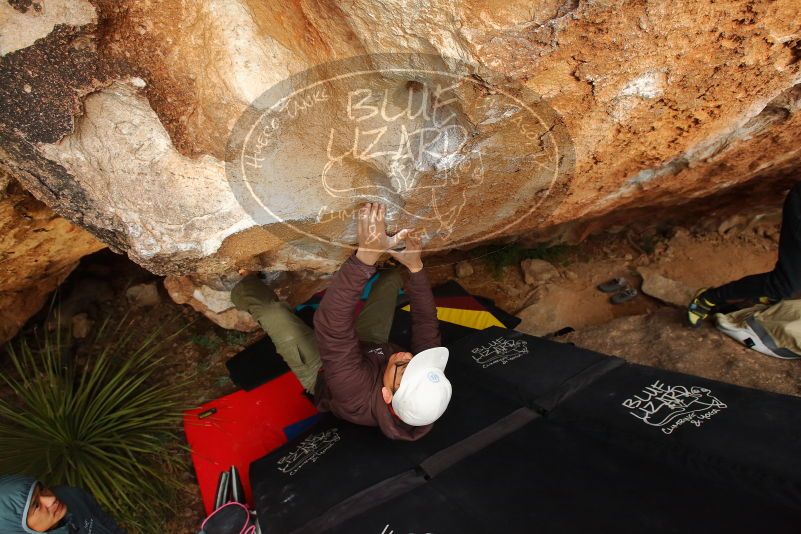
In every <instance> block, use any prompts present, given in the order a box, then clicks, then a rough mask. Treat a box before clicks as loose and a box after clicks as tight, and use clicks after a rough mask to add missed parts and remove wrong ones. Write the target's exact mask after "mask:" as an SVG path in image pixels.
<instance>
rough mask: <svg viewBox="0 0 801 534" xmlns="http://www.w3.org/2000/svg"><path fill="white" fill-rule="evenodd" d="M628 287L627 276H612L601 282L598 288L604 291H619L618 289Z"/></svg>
mask: <svg viewBox="0 0 801 534" xmlns="http://www.w3.org/2000/svg"><path fill="white" fill-rule="evenodd" d="M628 287H629V283H628V282H627V281H626V279H625V278H612V279H611V280H607V281H606V282H604V283H603V284H599V285H598V290H599V291H603V292H604V293H617V292H618V291H621V290H623V289H627V288H628Z"/></svg>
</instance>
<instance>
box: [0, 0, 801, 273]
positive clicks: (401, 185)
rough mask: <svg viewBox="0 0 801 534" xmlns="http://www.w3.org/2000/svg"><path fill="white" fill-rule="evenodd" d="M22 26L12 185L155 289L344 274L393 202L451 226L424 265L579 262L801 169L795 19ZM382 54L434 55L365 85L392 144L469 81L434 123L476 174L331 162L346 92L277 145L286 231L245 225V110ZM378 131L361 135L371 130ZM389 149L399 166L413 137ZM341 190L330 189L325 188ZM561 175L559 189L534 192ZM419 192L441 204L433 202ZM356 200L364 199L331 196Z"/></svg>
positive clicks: (619, 16)
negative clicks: (137, 268) (438, 91)
mask: <svg viewBox="0 0 801 534" xmlns="http://www.w3.org/2000/svg"><path fill="white" fill-rule="evenodd" d="M5 4H6V3H5V2H3V7H2V9H3V12H2V14H4V15H6V16H3V17H2V18H0V25H1V27H0V35H2V36H3V37H2V40H0V99H2V104H3V105H2V106H0V138H2V143H0V165H2V167H4V168H5V169H7V170H11V171H12V172H13V174H14V175H15V176H18V177H19V179H20V180H21V181H22V182H23V184H24V186H25V187H26V188H27V189H29V190H30V191H31V192H32V193H33V194H34V195H35V196H36V197H37V198H39V199H41V200H42V201H44V202H45V203H46V204H48V205H49V206H51V207H52V208H53V209H54V210H55V211H56V212H58V213H59V214H61V215H63V216H65V217H66V218H68V219H70V220H72V221H73V222H75V223H77V224H78V225H81V226H83V227H84V228H86V229H88V230H89V231H90V232H91V233H93V234H94V235H95V236H96V237H97V238H98V239H100V240H102V241H103V242H105V243H107V244H108V245H109V246H111V247H112V248H113V249H115V250H119V251H124V252H126V253H127V254H128V255H129V256H130V257H131V258H132V259H134V260H135V261H137V262H138V263H140V264H142V265H143V266H145V267H146V268H148V269H150V270H151V271H153V272H155V273H159V274H168V275H175V276H180V275H192V276H199V277H201V278H204V277H210V276H215V275H221V274H226V273H230V272H234V271H235V270H236V268H237V267H241V266H250V267H251V268H253V267H257V268H264V269H267V270H272V271H281V270H285V271H299V270H307V271H308V272H311V273H318V274H323V273H330V272H333V271H334V270H335V269H336V267H337V266H338V264H339V263H340V262H341V261H342V259H343V258H345V257H346V256H347V254H348V253H349V249H348V248H346V247H342V246H334V245H331V244H330V242H331V241H338V242H342V243H352V242H353V225H352V224H349V222H348V218H349V216H348V214H349V211H348V210H352V208H353V207H354V206H355V205H356V203H357V201H358V200H359V199H362V198H369V195H374V196H375V195H376V194H377V193H376V191H377V189H376V188H377V187H379V186H381V187H384V189H382V190H381V191H390V193H391V194H390V193H387V194H388V195H389V196H390V197H392V200H393V201H394V202H395V208H393V210H390V219H391V221H390V222H391V223H392V226H394V227H401V226H409V225H416V224H418V223H420V222H421V221H423V222H425V221H429V220H434V219H432V217H434V215H436V217H435V219H436V220H437V221H438V222H439V224H440V227H441V228H440V229H442V228H444V231H442V232H440V233H432V235H431V236H430V239H429V243H428V244H429V245H437V246H440V247H443V248H447V247H448V246H450V245H451V244H456V243H460V244H465V243H466V245H465V246H470V243H469V242H471V240H472V241H475V240H480V239H484V238H493V239H497V238H502V237H504V236H517V237H522V238H530V239H547V238H558V239H567V240H576V239H581V238H583V237H584V236H586V235H587V234H588V233H591V232H594V231H597V230H599V229H602V228H605V227H609V226H611V225H629V224H631V223H632V222H635V221H645V222H651V221H659V220H669V219H671V218H675V217H677V216H682V217H687V216H689V215H690V214H692V213H702V214H708V213H709V210H710V207H715V206H724V205H728V206H734V207H735V208H736V204H737V202H742V198H743V195H749V200H751V201H753V202H765V203H767V204H773V205H775V204H776V203H777V202H778V199H779V198H780V194H781V192H782V191H783V190H785V189H786V187H787V186H788V184H789V183H791V182H792V181H793V180H796V179H797V178H798V172H799V170H800V169H801V163H799V157H798V156H799V154H801V139H800V138H799V137H798V135H797V132H798V131H799V127H801V113H798V110H799V106H800V103H801V25H800V24H799V22H798V21H799V20H801V4H799V3H798V2H797V1H796V0H777V1H775V2H770V3H767V2H753V1H748V0H725V1H720V2H714V3H713V2H710V1H697V0H683V1H676V2H670V3H667V2H657V1H641V2H623V1H622V0H617V1H609V2H592V1H581V0H570V1H563V0H562V1H553V0H540V1H536V2H533V3H532V2H530V1H526V2H522V1H511V2H509V1H504V2H497V1H494V0H467V1H465V2H453V1H452V0H437V1H434V2H425V3H424V2H412V3H409V2H408V1H407V0H388V1H387V2H375V1H374V0H354V1H352V2H349V3H348V4H347V6H346V7H344V6H343V5H342V4H335V3H320V2H312V1H307V0H300V1H298V2H295V3H291V4H284V3H269V2H268V3H263V2H257V1H255V0H225V1H223V0H210V1H207V2H180V3H179V2H166V1H160V0H137V1H133V0H123V1H119V0H94V1H93V2H92V3H89V2H87V1H86V0H59V1H55V0H53V1H48V2H42V1H38V0H34V1H33V2H31V3H29V5H28V6H27V7H23V6H24V5H25V4H26V3H25V2H12V3H10V4H9V5H8V6H7V5H5ZM9 9H11V11H9ZM386 53H409V54H427V55H426V56H419V57H420V59H419V61H417V63H416V64H415V65H414V66H415V68H416V69H417V70H416V71H415V72H416V74H414V75H413V76H412V75H410V76H406V77H404V76H402V75H397V76H395V75H393V76H390V75H386V74H385V75H382V76H378V75H374V76H372V77H369V78H368V79H366V80H365V84H366V87H369V88H370V89H373V90H375V94H379V93H380V92H381V91H383V90H384V89H386V90H387V93H385V94H388V95H393V96H392V98H389V99H388V100H387V99H385V101H387V102H389V104H388V105H387V106H385V108H384V109H383V110H382V112H383V113H384V114H383V115H381V117H383V118H384V121H385V122H386V123H390V122H392V121H389V120H388V119H386V117H387V116H393V117H394V116H396V115H393V113H399V111H398V110H402V109H403V103H404V102H405V100H404V99H405V98H406V95H407V94H408V95H410V96H409V101H410V102H411V100H412V98H416V99H418V100H415V102H418V101H419V100H420V99H423V101H426V100H425V98H428V97H429V96H430V94H432V93H431V87H433V85H431V84H432V83H433V78H432V79H429V78H427V75H425V74H421V73H420V71H421V70H426V69H431V68H433V67H436V68H437V69H438V70H443V69H444V70H447V69H461V70H459V72H462V71H465V73H466V74H467V76H466V78H467V79H470V80H472V81H471V82H470V83H465V84H464V87H459V88H457V89H455V90H454V91H453V92H452V93H449V94H448V95H447V96H452V97H453V99H452V100H447V102H448V103H447V106H446V105H445V104H444V102H446V100H444V99H441V100H439V101H438V102H442V103H443V106H444V107H443V109H447V110H449V111H453V115H452V117H456V118H455V119H454V121H455V122H454V127H455V128H457V130H458V131H459V132H462V133H464V135H462V137H461V138H459V139H461V141H460V143H461V144H459V151H448V150H445V149H443V147H441V146H439V145H438V146H437V147H434V148H431V147H428V148H427V150H426V151H424V152H418V153H416V155H415V156H414V157H411V158H410V160H406V161H403V160H399V159H398V158H393V157H391V156H388V155H387V154H388V152H387V151H386V150H385V151H384V152H383V153H382V155H380V156H375V154H378V152H375V154H373V153H372V152H371V153H370V154H369V155H367V156H365V152H366V151H364V152H362V151H361V150H360V149H358V150H357V149H356V148H354V149H353V151H352V153H349V156H348V157H344V158H342V159H336V160H331V159H330V156H331V153H345V151H346V150H347V147H348V146H349V145H348V142H349V139H351V138H352V137H353V131H354V130H353V129H352V128H351V129H350V130H348V131H344V130H342V131H341V130H336V133H337V135H338V136H339V134H342V135H341V136H339V137H336V139H335V142H333V143H328V142H327V141H329V137H328V136H327V135H326V134H327V131H326V128H328V127H329V126H332V125H333V126H332V128H334V127H336V128H339V127H340V126H341V124H344V123H345V122H347V121H344V120H341V119H342V118H343V117H345V118H348V117H347V116H345V115H340V114H341V113H344V112H343V111H342V110H341V109H340V108H336V107H335V106H334V102H338V103H341V102H343V101H345V100H347V97H348V94H347V90H346V89H343V88H342V87H339V86H336V85H335V84H328V85H324V86H322V87H323V89H321V92H320V93H319V95H318V96H320V100H319V102H315V105H316V107H315V108H314V112H313V113H305V114H304V113H303V112H302V111H303V110H300V111H298V115H297V116H295V117H293V118H294V119H296V120H294V121H287V122H286V123H282V124H281V127H277V128H276V130H275V131H272V132H271V133H272V134H274V135H275V138H276V139H280V142H278V143H277V144H276V145H275V146H273V145H270V147H271V148H270V150H273V149H275V151H276V152H275V153H273V152H269V151H268V152H269V158H266V159H265V161H266V163H263V164H261V163H260V165H263V166H262V168H261V170H262V172H263V173H265V176H267V182H266V183H265V184H261V185H263V186H264V187H265V188H266V191H267V192H266V193H265V195H264V196H266V197H267V199H268V200H269V203H270V206H271V209H270V212H271V213H269V214H268V213H264V212H263V211H259V210H258V209H254V207H253V206H249V205H248V204H247V202H244V201H243V198H242V197H241V191H242V188H245V189H247V187H250V186H251V185H252V184H251V183H250V182H248V178H247V176H241V175H237V174H236V173H234V174H231V173H230V172H226V159H228V160H229V163H230V160H231V156H230V154H226V142H227V140H228V139H229V134H230V133H231V131H232V129H234V130H235V127H236V126H237V124H238V123H237V120H239V118H240V117H241V116H242V114H243V112H245V111H246V110H248V106H249V105H250V104H251V103H252V102H253V101H254V100H255V99H257V98H258V97H259V96H260V95H261V94H262V93H264V92H265V91H266V90H268V89H269V88H270V87H272V86H273V85H274V84H276V83H279V82H282V81H283V80H287V79H290V80H291V82H292V83H293V84H295V85H298V84H299V83H300V82H299V80H301V79H300V78H298V77H295V78H292V76H296V75H298V74H299V73H301V72H303V71H305V70H307V69H309V68H311V67H313V66H316V65H320V64H322V63H325V62H329V61H334V60H342V59H343V58H349V57H352V56H363V55H365V54H368V55H369V54H373V56H372V60H371V61H368V63H370V64H371V66H372V67H373V68H378V67H381V66H382V65H383V63H382V62H385V61H388V60H387V59H386V56H379V55H378V54H386ZM432 58H433V59H432ZM621 58H625V61H622V60H621ZM410 63H411V61H410ZM337 68H338V67H332V68H331V69H329V70H331V71H332V72H333V73H334V74H336V71H337ZM325 70H326V69H325V68H318V70H317V71H315V74H316V75H318V76H319V75H320V74H321V73H322V72H324V71H325ZM328 74H331V72H329V73H328ZM432 77H433V75H432ZM305 81H307V82H308V81H310V80H309V79H306V80H305ZM293 87H294V86H293ZM520 88H525V89H526V90H528V91H531V92H533V93H532V94H535V95H539V96H538V97H537V98H535V99H534V100H533V101H535V102H536V105H537V106H539V107H537V108H536V109H537V110H538V112H539V111H542V113H544V115H542V117H544V118H542V117H540V118H541V119H542V121H544V122H542V121H541V122H542V123H541V124H540V126H544V127H545V129H544V130H535V131H529V132H524V131H523V130H522V129H521V128H520V124H521V123H520V122H519V121H520V117H521V115H524V114H525V113H524V111H522V109H523V108H524V106H518V107H515V106H514V105H511V104H509V102H506V103H505V104H501V103H500V102H501V100H502V98H501V96H499V95H504V94H506V93H504V91H506V92H509V91H517V90H518V89H520ZM350 89H353V88H352V87H351V88H350ZM326 90H330V93H325V91H326ZM521 91H522V89H521ZM510 94H512V93H510ZM514 94H518V93H514ZM520 94H523V93H520ZM540 97H541V98H540ZM432 98H433V97H432ZM521 98H522V97H521ZM349 102H350V101H349ZM432 102H433V100H432ZM296 103H297V102H296ZM317 103H319V105H317ZM524 103H526V104H528V103H529V101H528V100H525V102H524ZM295 109H299V108H295ZM349 109H350V108H349ZM363 109H367V108H363ZM376 109H378V108H376ZM535 115H536V114H535ZM398 116H399V115H398ZM246 117H247V115H246ZM538 117H539V115H538ZM349 118H351V119H352V117H349ZM424 119H425V120H424ZM375 120H376V119H375V118H370V120H368V121H366V122H364V125H366V127H365V128H363V129H362V131H366V130H368V129H369V128H374V129H375V130H376V131H377V129H378V126H379V125H377V124H375ZM426 120H427V121H428V122H425V121H426ZM370 121H373V122H370ZM407 122H408V126H410V127H414V128H418V129H419V130H415V131H426V130H425V128H430V127H431V126H432V124H433V125H434V126H437V124H436V121H434V123H432V122H431V120H429V118H427V117H425V116H424V117H422V118H421V117H419V116H416V117H414V118H412V119H409V121H407ZM351 126H352V125H351ZM349 127H350V126H349ZM336 128H334V129H336ZM343 128H344V126H343ZM332 131H334V130H332ZM387 131H388V132H389V133H388V134H387V137H386V138H385V141H386V140H387V139H389V141H387V144H388V145H389V146H390V147H396V148H397V149H398V152H399V153H400V150H401V148H400V147H401V146H402V145H403V141H404V140H408V139H407V138H405V137H404V135H405V134H404V131H405V130H402V129H399V128H395V129H394V130H393V129H392V128H389V130H387ZM465 132H466V133H465ZM346 134H347V135H346ZM523 134H533V137H530V136H528V135H523ZM348 135H350V136H351V137H348ZM560 136H561V137H560ZM332 139H333V138H332ZM357 140H358V136H357V137H356V139H355V140H353V142H354V143H356V141H357ZM373 140H375V139H373ZM399 140H400V141H401V143H399V142H398V141H399ZM526 140H528V141H531V142H532V143H534V144H533V145H531V146H528V144H527V142H528V141H526ZM557 141H558V142H557ZM448 142H449V141H448V140H447V139H446V141H444V143H445V145H448ZM364 143H367V144H369V140H368V141H364ZM560 143H561V144H560ZM557 145H558V146H557ZM567 145H570V146H567ZM265 146H267V145H266V144H265ZM364 146H365V145H364V144H363V145H360V147H361V148H363V147H364ZM371 146H372V145H371ZM448 146H449V145H448ZM555 146H557V148H559V150H555V148H554V147H555ZM354 147H355V144H354ZM532 147H533V148H532ZM538 147H539V148H538ZM382 148H386V147H383V146H382ZM445 148H447V146H446V147H445ZM540 149H541V150H540ZM562 149H564V150H562ZM337 151H338V152H337ZM265 154H266V153H265ZM374 156H375V157H374ZM540 156H542V158H540ZM538 158H539V159H538ZM568 160H569V161H568ZM332 161H333V163H334V165H333V166H327V164H329V163H332ZM332 168H333V169H334V170H335V171H336V176H335V180H334V185H333V186H332V185H331V184H330V183H326V182H325V180H324V178H325V177H326V176H327V175H326V174H325V171H324V170H331V169H332ZM476 169H480V170H481V173H480V174H477V171H476ZM544 170H548V171H549V172H551V171H553V173H554V180H553V181H552V182H549V183H550V185H548V184H545V185H543V184H542V183H540V182H539V181H538V180H540V178H541V172H545V171H544ZM321 177H322V178H321ZM400 178H403V180H400ZM365 184H366V185H365ZM382 184H383V185H382ZM418 184H429V186H430V187H431V188H433V189H431V191H433V193H431V195H433V197H431V196H430V198H429V197H425V195H424V194H420V195H417V194H416V192H418V189H415V187H417V185H418ZM430 184H434V186H446V185H447V187H445V188H444V189H436V188H435V187H434V186H431V185H430ZM323 185H324V186H325V187H323ZM368 186H369V187H368ZM546 186H547V187H546ZM359 187H368V189H365V190H364V191H367V192H368V193H369V194H368V193H364V194H362V193H360V192H358V191H362V190H360V189H357V193H354V194H349V195H344V196H342V195H339V196H337V195H336V194H333V193H332V191H334V192H341V191H345V190H351V191H352V190H354V188H359ZM370 188H372V189H370ZM237 191H239V193H237ZM426 191H428V190H426ZM425 194H428V193H425ZM332 195H333V196H332ZM360 195H361V196H360ZM437 195H439V196H438V197H437ZM378 196H381V195H378ZM382 198H383V197H382ZM532 206H537V207H538V209H536V210H534V211H533V212H531V213H528V214H527V212H526V210H527V209H528V208H530V207H532ZM321 214H326V215H331V216H332V221H331V222H330V224H327V225H323V224H322V223H321ZM337 214H338V215H337ZM524 215H525V216H524ZM275 216H279V217H280V218H281V220H282V221H283V222H284V223H288V224H279V223H277V222H276V217H275ZM337 217H338V218H337ZM512 223H514V224H512ZM290 225H291V226H290ZM304 232H305V233H304Z"/></svg>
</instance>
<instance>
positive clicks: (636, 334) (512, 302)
mask: <svg viewBox="0 0 801 534" xmlns="http://www.w3.org/2000/svg"><path fill="white" fill-rule="evenodd" d="M778 229H779V217H778V214H777V213H771V214H768V215H767V216H762V217H758V218H754V219H745V218H737V217H735V218H733V219H730V220H728V221H724V222H723V223H722V224H721V225H720V226H719V227H718V228H717V229H715V230H711V231H710V230H707V231H689V230H687V229H684V228H674V229H671V230H670V231H668V232H666V234H665V235H657V236H646V237H644V238H643V237H640V238H639V242H638V240H632V239H627V238H621V237H620V236H615V235H604V236H600V237H596V238H592V239H590V240H588V241H587V242H585V243H583V244H582V245H580V246H579V247H576V248H574V249H572V250H571V251H570V252H569V254H568V255H567V257H565V258H564V259H562V260H561V261H560V262H557V263H556V267H557V268H558V270H559V271H560V276H559V277H558V278H557V279H555V280H552V281H549V282H546V283H544V284H540V285H527V284H526V283H525V282H524V279H523V272H522V270H521V269H520V267H519V266H517V265H513V266H508V267H506V268H505V269H503V271H502V273H501V274H500V276H493V273H492V269H491V265H490V264H489V263H487V262H485V261H484V260H483V259H476V260H470V264H471V265H472V266H473V268H474V272H473V274H472V275H470V276H467V277H464V278H459V279H458V281H459V283H460V284H461V285H462V286H463V287H465V288H466V289H468V290H469V291H470V292H471V293H474V294H478V295H483V296H487V297H490V298H493V299H495V301H496V303H497V304H498V305H499V306H500V307H502V308H503V309H505V310H507V311H509V312H511V313H516V314H519V316H521V317H535V318H538V319H544V320H545V321H548V322H550V328H548V329H546V330H547V332H557V331H559V330H561V329H563V328H572V329H573V331H572V332H569V333H567V334H564V335H560V336H558V337H555V339H556V340H558V341H564V342H569V343H575V344H576V345H577V346H580V347H584V348H588V349H591V350H596V351H599V352H604V353H607V354H613V355H617V356H621V357H623V358H626V359H627V360H630V361H632V362H635V363H639V364H643V365H650V366H654V367H659V368H663V369H669V370H672V371H678V372H682V373H688V374H694V375H698V376H703V377H706V378H711V379H715V380H720V381H722V382H728V383H732V384H738V385H741V386H746V387H751V388H757V389H762V390H766V391H774V392H778V393H784V394H790V395H801V362H799V361H788V360H780V359H777V358H771V357H768V356H765V355H763V354H760V353H758V352H756V351H753V350H750V349H747V348H746V347H744V346H743V345H742V344H740V343H738V342H736V341H734V340H732V339H731V338H729V337H728V336H725V335H723V334H722V333H720V332H719V331H718V330H717V329H715V328H714V326H713V325H712V324H711V323H709V322H708V323H705V324H704V325H703V326H701V327H700V328H698V329H692V328H689V327H688V326H687V324H686V322H685V321H686V314H685V311H684V308H683V307H678V306H673V305H669V304H666V303H664V302H661V301H659V300H657V299H654V298H651V297H649V296H647V295H645V294H642V293H641V294H640V295H639V296H638V297H637V298H635V299H634V300H632V301H629V302H627V303H625V304H622V305H614V304H611V303H610V302H609V295H607V294H604V293H602V292H600V291H598V289H597V288H596V286H597V285H598V284H600V283H601V282H604V281H606V280H609V279H611V278H614V277H620V276H622V277H624V278H626V279H627V280H628V281H629V283H630V284H631V285H632V286H633V287H635V288H640V287H641V284H642V277H641V276H640V275H639V274H638V271H637V268H638V267H648V268H649V269H652V270H656V271H658V272H659V273H660V274H662V275H664V276H665V277H667V278H670V279H671V280H675V281H677V282H679V283H680V284H682V285H683V286H686V287H687V288H688V290H690V291H691V293H694V292H695V290H697V289H699V288H702V287H710V286H715V285H720V284H723V283H725V282H727V281H731V280H735V279H738V278H740V277H742V276H745V275H748V274H754V273H759V272H765V271H768V270H770V269H771V268H772V267H773V264H774V263H775V261H776V256H777V250H778ZM431 277H432V283H438V282H441V281H444V280H447V279H449V278H454V265H453V264H452V263H446V264H443V265H441V266H439V267H432V268H431ZM533 326H534V327H535V328H536V327H538V326H539V325H537V324H535V325H533ZM518 329H520V330H524V331H525V330H526V321H525V320H524V322H523V323H522V324H521V325H520V326H519V327H518ZM540 330H541V329H540ZM531 333H535V334H541V333H542V332H541V331H536V332H531Z"/></svg>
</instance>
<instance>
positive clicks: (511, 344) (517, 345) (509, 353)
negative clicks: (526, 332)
mask: <svg viewBox="0 0 801 534" xmlns="http://www.w3.org/2000/svg"><path fill="white" fill-rule="evenodd" d="M471 352H472V356H473V360H474V361H475V362H476V363H477V364H479V365H480V366H481V367H482V368H483V369H486V368H487V367H490V366H491V365H495V364H497V363H500V364H501V365H506V364H507V363H509V362H511V361H512V360H516V359H518V358H519V357H521V356H523V355H524V354H528V342H527V341H525V340H523V339H506V338H505V337H498V338H496V339H493V340H492V341H490V342H489V343H487V344H486V345H481V346H480V347H476V348H474V349H473V350H472V351H471Z"/></svg>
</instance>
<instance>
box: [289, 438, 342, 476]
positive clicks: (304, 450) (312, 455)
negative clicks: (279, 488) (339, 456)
mask: <svg viewBox="0 0 801 534" xmlns="http://www.w3.org/2000/svg"><path fill="white" fill-rule="evenodd" d="M339 439H340V438H339V432H338V430H337V429H336V428H331V429H329V430H326V431H325V432H320V433H319V434H314V435H311V436H309V437H308V438H306V439H304V440H303V441H301V442H300V444H299V445H298V446H297V447H295V449H294V450H293V451H292V452H290V453H289V454H287V455H286V456H284V457H283V458H281V459H280V460H278V464H277V465H278V470H279V471H281V472H282V473H285V474H287V475H289V476H292V475H294V474H295V473H297V472H298V471H300V469H301V468H302V467H303V466H304V465H306V464H308V463H309V462H312V463H314V462H316V461H317V459H318V458H320V456H322V455H323V454H325V453H326V452H327V451H328V449H330V448H331V447H333V445H334V443H336V442H337V441H339Z"/></svg>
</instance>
